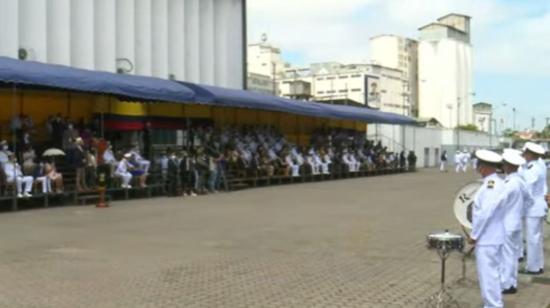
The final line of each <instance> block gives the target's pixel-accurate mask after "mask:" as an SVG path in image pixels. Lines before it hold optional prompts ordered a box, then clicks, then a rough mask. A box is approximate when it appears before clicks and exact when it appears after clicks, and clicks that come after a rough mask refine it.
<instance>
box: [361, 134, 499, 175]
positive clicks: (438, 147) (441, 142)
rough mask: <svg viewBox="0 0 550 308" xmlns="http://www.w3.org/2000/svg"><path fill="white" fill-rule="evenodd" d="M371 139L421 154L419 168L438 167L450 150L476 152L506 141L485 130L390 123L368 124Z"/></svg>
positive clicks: (391, 146) (394, 147) (393, 148)
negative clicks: (463, 129)
mask: <svg viewBox="0 0 550 308" xmlns="http://www.w3.org/2000/svg"><path fill="white" fill-rule="evenodd" d="M368 139H369V140H381V141H382V144H383V145H384V146H387V147H388V150H389V151H393V152H401V151H405V152H406V153H408V151H411V150H412V151H414V152H415V153H416V156H418V162H417V167H420V168H423V167H435V166H437V165H438V164H439V156H440V155H441V153H442V151H443V150H446V151H447V153H448V157H449V158H452V155H451V154H453V153H454V152H455V151H456V150H457V149H460V150H463V149H466V150H468V151H474V150H476V149H481V148H496V147H499V146H500V144H501V143H502V142H505V143H509V142H510V140H502V139H499V138H497V137H496V136H492V135H489V134H487V133H484V132H470V131H459V132H457V130H452V129H445V128H425V127H413V126H399V125H389V124H371V125H369V126H368Z"/></svg>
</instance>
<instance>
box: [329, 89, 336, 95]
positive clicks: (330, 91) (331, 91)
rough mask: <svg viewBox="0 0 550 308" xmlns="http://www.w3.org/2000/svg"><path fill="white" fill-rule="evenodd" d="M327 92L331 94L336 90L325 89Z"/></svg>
mask: <svg viewBox="0 0 550 308" xmlns="http://www.w3.org/2000/svg"><path fill="white" fill-rule="evenodd" d="M327 93H328V94H332V93H336V91H334V90H329V91H327Z"/></svg>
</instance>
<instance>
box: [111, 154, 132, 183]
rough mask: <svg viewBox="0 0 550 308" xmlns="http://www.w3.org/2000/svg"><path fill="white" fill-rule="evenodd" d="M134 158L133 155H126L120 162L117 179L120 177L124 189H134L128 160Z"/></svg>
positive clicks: (116, 172) (117, 168)
mask: <svg viewBox="0 0 550 308" xmlns="http://www.w3.org/2000/svg"><path fill="white" fill-rule="evenodd" d="M131 157H132V154H130V153H126V154H124V157H123V158H122V159H121V160H120V161H119V162H118V165H117V166H116V170H115V177H119V178H120V179H121V181H122V184H121V186H122V188H132V186H130V181H131V180H132V174H131V173H130V171H129V168H130V167H129V163H128V159H130V158H131Z"/></svg>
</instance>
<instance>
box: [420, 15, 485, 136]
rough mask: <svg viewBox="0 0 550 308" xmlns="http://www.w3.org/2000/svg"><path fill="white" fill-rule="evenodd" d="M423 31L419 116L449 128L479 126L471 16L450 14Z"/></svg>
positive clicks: (421, 40)
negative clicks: (474, 99) (474, 98)
mask: <svg viewBox="0 0 550 308" xmlns="http://www.w3.org/2000/svg"><path fill="white" fill-rule="evenodd" d="M419 30H420V43H419V47H418V80H419V85H418V95H419V117H423V118H432V117H433V118H436V119H437V120H438V121H439V122H440V123H442V124H443V126H445V127H449V128H454V127H456V126H459V125H467V124H475V123H473V120H474V119H473V112H472V96H473V95H474V93H473V90H472V45H471V44H470V17H469V16H465V15H459V14H449V15H447V16H444V17H441V18H439V19H438V20H437V22H434V23H431V24H428V25H426V26H424V27H422V28H420V29H419Z"/></svg>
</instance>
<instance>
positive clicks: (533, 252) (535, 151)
mask: <svg viewBox="0 0 550 308" xmlns="http://www.w3.org/2000/svg"><path fill="white" fill-rule="evenodd" d="M544 153H545V151H544V148H543V147H542V146H540V145H538V144H536V143H533V142H527V143H526V144H525V150H524V152H523V157H525V159H526V160H527V167H526V168H525V169H524V170H523V172H522V175H523V179H524V180H525V183H526V184H527V187H528V189H529V192H530V193H531V195H532V196H533V200H534V203H533V205H532V206H530V207H528V208H527V209H526V211H525V231H526V232H525V233H526V234H525V238H526V240H527V264H526V266H525V270H524V271H522V272H521V273H523V274H530V275H539V274H542V273H544V252H543V220H544V216H545V215H546V211H547V205H546V201H545V200H544V195H545V192H546V191H547V187H546V168H545V167H543V166H542V164H541V163H540V162H539V158H540V157H542V156H543V155H544Z"/></svg>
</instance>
